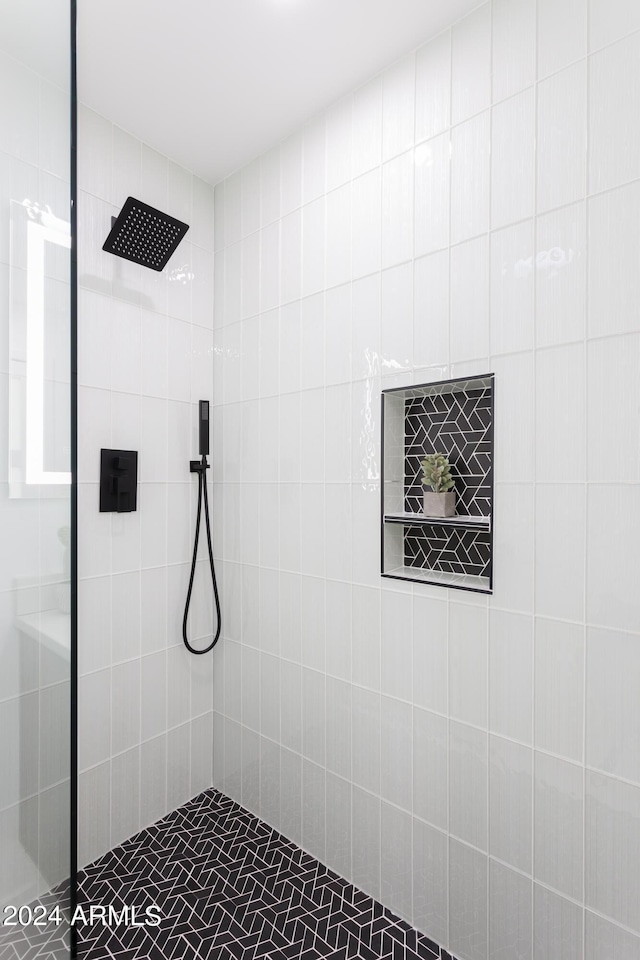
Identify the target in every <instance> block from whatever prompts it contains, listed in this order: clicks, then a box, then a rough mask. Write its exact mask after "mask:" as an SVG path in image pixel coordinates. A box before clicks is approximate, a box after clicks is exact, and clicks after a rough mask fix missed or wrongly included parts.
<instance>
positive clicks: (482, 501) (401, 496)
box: [381, 373, 494, 593]
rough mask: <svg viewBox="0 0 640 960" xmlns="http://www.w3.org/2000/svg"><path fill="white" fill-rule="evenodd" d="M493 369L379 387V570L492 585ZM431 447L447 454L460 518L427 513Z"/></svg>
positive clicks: (467, 585)
mask: <svg viewBox="0 0 640 960" xmlns="http://www.w3.org/2000/svg"><path fill="white" fill-rule="evenodd" d="M493 404H494V375H493V374H492V373H488V374H485V375H482V376H478V377H469V378H463V379H457V380H440V381H437V382H435V383H423V384H419V385H417V386H411V387H399V388H395V389H392V390H383V391H382V483H381V491H382V493H381V496H382V504H381V531H382V551H381V556H382V576H383V577H390V578H392V579H395V580H409V581H414V582H420V583H431V584H434V585H436V586H443V587H451V588H452V589H455V590H471V591H474V592H476V593H491V592H492V590H493ZM427 453H444V454H446V455H447V456H448V457H449V462H450V464H451V472H452V475H453V478H454V480H455V491H456V516H454V517H427V516H425V515H424V513H423V512H422V493H423V490H424V487H423V484H422V467H421V466H420V461H421V460H422V459H423V458H424V456H425V454H427Z"/></svg>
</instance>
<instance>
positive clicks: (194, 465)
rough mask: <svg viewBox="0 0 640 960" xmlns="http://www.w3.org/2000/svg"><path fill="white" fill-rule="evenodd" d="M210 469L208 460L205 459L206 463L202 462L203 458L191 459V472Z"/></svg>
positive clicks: (201, 471)
mask: <svg viewBox="0 0 640 960" xmlns="http://www.w3.org/2000/svg"><path fill="white" fill-rule="evenodd" d="M208 469H209V464H208V463H207V462H206V460H205V462H204V464H203V463H202V461H201V460H190V461H189V472H190V473H204V472H205V470H208Z"/></svg>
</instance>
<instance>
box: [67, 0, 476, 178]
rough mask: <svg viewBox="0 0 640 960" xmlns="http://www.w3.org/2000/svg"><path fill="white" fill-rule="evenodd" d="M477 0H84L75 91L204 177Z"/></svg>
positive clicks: (263, 143)
mask: <svg viewBox="0 0 640 960" xmlns="http://www.w3.org/2000/svg"><path fill="white" fill-rule="evenodd" d="M478 3H479V0H225V2H222V0H181V2H180V3H176V0H81V2H80V3H78V96H79V99H80V100H81V101H82V102H83V103H86V104H87V105H88V106H90V107H92V108H93V109H94V110H96V111H98V112H99V113H101V114H103V115H104V116H106V117H108V118H109V119H110V120H113V121H114V122H115V123H117V124H118V125H119V126H121V127H123V128H124V129H125V130H127V131H128V132H130V133H132V134H135V135H136V136H137V137H139V138H140V139H142V140H144V141H145V142H146V143H148V144H149V145H150V146H152V147H154V148H155V149H156V150H159V151H160V152H161V153H164V154H165V155H167V156H169V157H171V158H172V159H173V160H175V161H177V162H178V163H180V164H182V165H183V166H185V167H188V168H189V169H190V170H192V171H194V172H195V173H196V174H198V175H199V176H200V177H202V178H203V179H205V180H207V181H209V182H210V183H217V182H218V181H219V180H221V179H223V178H224V177H225V176H227V174H229V173H231V172H232V171H233V170H235V169H237V168H238V167H241V166H243V165H244V164H245V163H247V162H248V161H249V160H251V159H252V158H253V157H255V156H257V155H258V154H260V153H262V152H264V151H265V150H267V149H269V148H270V147H271V146H273V145H274V144H275V143H277V142H278V141H279V140H281V139H283V138H284V137H286V136H287V135H288V134H289V133H291V132H292V131H293V130H295V129H296V127H298V126H299V125H300V124H301V123H302V122H304V121H305V120H307V119H308V118H309V117H311V116H313V114H314V113H316V112H318V111H319V110H321V109H323V108H324V107H326V106H328V105H329V104H330V103H332V102H333V101H334V100H337V99H338V98H339V97H340V96H342V95H343V94H345V93H346V92H348V91H349V90H351V89H353V88H354V87H356V86H358V85H359V84H361V83H363V82H365V81H366V80H368V79H369V78H370V77H372V76H374V75H375V74H376V73H378V72H379V71H380V70H382V69H383V68H384V67H385V66H387V65H388V64H389V63H392V62H393V61H394V60H395V59H397V58H398V57H400V56H401V55H402V54H404V53H406V52H407V51H409V50H411V49H413V48H414V47H416V46H417V45H418V44H420V43H422V42H423V41H424V40H427V39H429V38H430V37H432V36H435V34H437V33H439V32H440V31H441V30H442V29H444V28H445V27H447V26H448V25H449V24H451V23H453V22H454V21H455V20H457V19H458V18H459V17H461V16H463V15H464V14H465V13H467V12H468V11H469V10H472V9H473V8H474V7H476V6H478Z"/></svg>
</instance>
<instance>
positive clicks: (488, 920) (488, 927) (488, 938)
mask: <svg viewBox="0 0 640 960" xmlns="http://www.w3.org/2000/svg"><path fill="white" fill-rule="evenodd" d="M493 34H494V0H490V4H489V163H488V171H489V172H488V175H489V185H488V195H489V196H488V217H489V231H488V235H487V270H488V276H487V322H488V330H487V334H488V344H487V345H488V349H489V356H490V357H491V349H492V343H491V266H492V261H491V238H492V235H493V234H492V229H493V189H492V186H493V101H494V90H493V54H494V49H493ZM493 421H494V423H493V426H494V428H495V416H494V418H493ZM492 466H495V464H492ZM492 513H493V501H492ZM491 526H492V529H493V523H492V524H491ZM491 543H492V544H493V536H492V540H491ZM492 550H493V546H492ZM492 561H493V557H492ZM486 604H487V606H486V620H485V629H486V637H487V650H486V670H487V679H486V688H485V693H486V698H487V713H486V724H487V733H486V749H487V779H486V802H487V812H486V828H487V865H486V878H487V902H486V911H487V914H486V947H487V955H488V956H490V955H491V816H490V811H491V740H490V737H489V730H490V727H491V723H490V693H491V681H490V677H491V660H490V646H491V634H490V614H489V610H490V599H489V598H488V597H487V599H486Z"/></svg>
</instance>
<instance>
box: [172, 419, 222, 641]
mask: <svg viewBox="0 0 640 960" xmlns="http://www.w3.org/2000/svg"><path fill="white" fill-rule="evenodd" d="M198 433H199V447H200V449H199V452H200V457H201V459H200V460H191V461H190V469H191V473H197V474H198V513H197V516H196V533H195V537H194V541H193V559H192V561H191V576H190V577H189V588H188V590H187V600H186V603H185V607H184V617H183V619H182V639H183V640H184V645H185V647H186V648H187V650H188V651H189V653H195V654H203V653H209V651H210V650H213V648H214V647H215V645H216V643H217V642H218V640H219V639H220V630H221V627H222V619H221V614H220V597H219V596H218V584H217V581H216V568H215V565H214V562H213V547H212V546H211V523H210V520H209V497H208V494H207V470H208V469H209V464H208V463H207V456H208V454H209V401H208V400H201V401H200V404H199V410H198ZM203 501H204V517H205V528H206V532H207V547H208V549H209V566H210V568H211V581H212V584H213V599H214V601H215V606H216V622H217V627H216V632H215V634H214V637H213V640H212V641H211V643H210V644H209V646H208V647H204V648H203V649H202V650H196V648H195V647H192V646H191V644H190V642H189V637H188V633H187V622H188V619H189V606H190V604H191V592H192V590H193V580H194V577H195V574H196V560H197V557H198V542H199V540H200V519H201V517H202V503H203Z"/></svg>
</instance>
